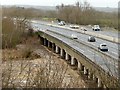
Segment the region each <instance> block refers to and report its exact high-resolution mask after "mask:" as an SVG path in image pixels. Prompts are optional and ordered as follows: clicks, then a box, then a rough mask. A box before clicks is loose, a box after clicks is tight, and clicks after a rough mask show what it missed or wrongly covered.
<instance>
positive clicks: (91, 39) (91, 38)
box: [88, 36, 96, 42]
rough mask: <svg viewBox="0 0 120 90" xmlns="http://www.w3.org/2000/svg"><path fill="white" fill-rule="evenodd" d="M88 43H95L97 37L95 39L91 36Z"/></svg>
mask: <svg viewBox="0 0 120 90" xmlns="http://www.w3.org/2000/svg"><path fill="white" fill-rule="evenodd" d="M88 41H89V42H95V41H96V40H95V37H94V36H89V37H88Z"/></svg>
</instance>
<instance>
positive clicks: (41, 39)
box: [39, 36, 44, 45]
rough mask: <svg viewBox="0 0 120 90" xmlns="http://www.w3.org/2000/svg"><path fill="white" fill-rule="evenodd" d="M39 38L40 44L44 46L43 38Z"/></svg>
mask: <svg viewBox="0 0 120 90" xmlns="http://www.w3.org/2000/svg"><path fill="white" fill-rule="evenodd" d="M39 37H40V44H42V45H43V44H44V38H43V37H41V36H39Z"/></svg>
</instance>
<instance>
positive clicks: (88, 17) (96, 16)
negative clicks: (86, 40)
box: [3, 2, 118, 29]
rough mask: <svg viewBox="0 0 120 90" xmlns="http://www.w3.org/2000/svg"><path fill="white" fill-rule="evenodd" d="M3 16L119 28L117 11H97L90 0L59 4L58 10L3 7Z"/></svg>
mask: <svg viewBox="0 0 120 90" xmlns="http://www.w3.org/2000/svg"><path fill="white" fill-rule="evenodd" d="M3 16H12V17H15V16H20V17H26V18H29V19H30V18H31V19H33V18H36V19H41V18H57V19H60V20H64V21H66V22H69V23H74V24H80V25H89V24H91V25H94V24H99V25H100V26H106V27H113V28H115V29H118V14H117V12H102V11H96V10H95V9H94V8H93V7H92V6H91V5H90V3H88V2H83V3H81V2H76V3H75V4H74V5H64V4H61V5H58V6H56V10H42V9H35V8H24V7H17V6H13V7H10V8H5V7H3Z"/></svg>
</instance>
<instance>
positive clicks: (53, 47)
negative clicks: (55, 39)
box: [52, 43, 55, 53]
mask: <svg viewBox="0 0 120 90" xmlns="http://www.w3.org/2000/svg"><path fill="white" fill-rule="evenodd" d="M52 51H53V52H54V53H55V43H52Z"/></svg>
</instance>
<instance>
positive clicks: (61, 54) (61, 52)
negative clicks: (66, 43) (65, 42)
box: [60, 48, 63, 58]
mask: <svg viewBox="0 0 120 90" xmlns="http://www.w3.org/2000/svg"><path fill="white" fill-rule="evenodd" d="M60 56H61V58H62V57H63V49H62V48H61V50H60Z"/></svg>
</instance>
